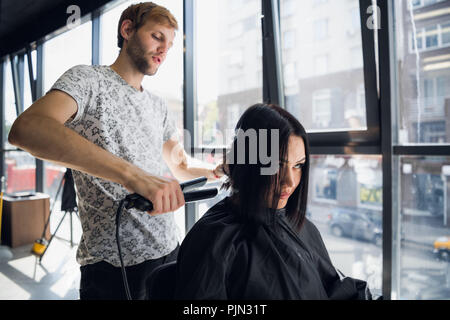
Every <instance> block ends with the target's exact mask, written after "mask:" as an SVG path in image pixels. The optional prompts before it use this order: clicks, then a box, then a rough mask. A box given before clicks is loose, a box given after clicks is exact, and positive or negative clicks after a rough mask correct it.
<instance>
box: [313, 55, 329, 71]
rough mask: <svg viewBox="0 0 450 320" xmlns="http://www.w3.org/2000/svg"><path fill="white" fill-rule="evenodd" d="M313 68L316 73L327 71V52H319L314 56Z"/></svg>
mask: <svg viewBox="0 0 450 320" xmlns="http://www.w3.org/2000/svg"><path fill="white" fill-rule="evenodd" d="M314 70H315V74H316V75H322V74H325V73H327V72H328V55H327V54H321V55H318V56H316V57H314Z"/></svg>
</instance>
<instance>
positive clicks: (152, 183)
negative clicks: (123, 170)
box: [124, 167, 185, 215]
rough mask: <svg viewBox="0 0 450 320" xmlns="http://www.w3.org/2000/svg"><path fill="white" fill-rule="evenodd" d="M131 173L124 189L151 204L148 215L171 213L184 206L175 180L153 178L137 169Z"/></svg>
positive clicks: (182, 197)
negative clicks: (151, 208)
mask: <svg viewBox="0 0 450 320" xmlns="http://www.w3.org/2000/svg"><path fill="white" fill-rule="evenodd" d="M131 171H132V172H131V173H130V174H129V179H128V181H127V182H126V184H124V187H125V188H126V189H127V190H128V191H130V192H131V193H137V194H139V195H141V196H143V197H144V198H146V199H147V200H149V201H151V202H152V204H153V210H152V211H148V213H149V214H150V215H157V214H161V213H166V212H172V211H175V210H177V209H178V208H180V207H181V206H184V204H185V201H184V195H183V192H182V191H181V187H180V184H179V183H178V181H177V180H176V179H171V178H165V177H160V176H153V175H151V174H149V173H147V172H145V171H144V170H142V169H140V168H138V167H133V168H132V169H131Z"/></svg>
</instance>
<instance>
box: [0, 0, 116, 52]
mask: <svg viewBox="0 0 450 320" xmlns="http://www.w3.org/2000/svg"><path fill="white" fill-rule="evenodd" d="M108 2H110V0H78V1H77V0H0V44H1V45H0V57H2V56H4V55H6V54H9V53H12V52H16V51H18V50H20V49H22V48H24V47H25V46H26V45H27V44H30V43H32V42H34V41H36V40H38V39H40V38H42V37H44V36H46V35H48V34H50V33H52V32H53V31H56V30H57V29H59V28H61V27H63V26H64V25H65V24H66V22H67V19H68V18H69V16H70V14H68V13H67V12H66V11H67V8H68V7H69V6H70V5H78V6H79V7H80V10H81V15H82V16H84V15H86V14H88V13H90V12H92V11H94V10H96V9H99V8H100V7H102V6H103V5H105V4H106V3H108Z"/></svg>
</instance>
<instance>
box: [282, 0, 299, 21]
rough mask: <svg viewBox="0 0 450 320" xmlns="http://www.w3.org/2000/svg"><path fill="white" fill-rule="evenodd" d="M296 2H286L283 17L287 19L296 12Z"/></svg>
mask: <svg viewBox="0 0 450 320" xmlns="http://www.w3.org/2000/svg"><path fill="white" fill-rule="evenodd" d="M295 2H296V1H295V0H284V1H283V6H282V10H281V17H282V18H286V17H289V16H292V15H293V14H294V11H295Z"/></svg>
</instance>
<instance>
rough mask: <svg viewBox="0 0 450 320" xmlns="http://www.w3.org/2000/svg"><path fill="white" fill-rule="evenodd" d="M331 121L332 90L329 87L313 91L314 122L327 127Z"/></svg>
mask: <svg viewBox="0 0 450 320" xmlns="http://www.w3.org/2000/svg"><path fill="white" fill-rule="evenodd" d="M330 121H331V92H330V90H328V89H325V90H319V91H316V92H314V93H313V122H314V124H315V125H316V126H317V127H321V128H327V127H328V126H329V124H330Z"/></svg>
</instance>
